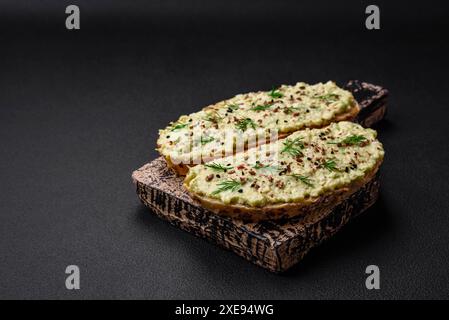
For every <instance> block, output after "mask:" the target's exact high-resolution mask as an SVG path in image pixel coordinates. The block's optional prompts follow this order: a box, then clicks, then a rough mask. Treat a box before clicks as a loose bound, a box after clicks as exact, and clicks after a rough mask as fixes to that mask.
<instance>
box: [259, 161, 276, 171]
mask: <svg viewBox="0 0 449 320" xmlns="http://www.w3.org/2000/svg"><path fill="white" fill-rule="evenodd" d="M253 168H254V169H256V170H269V171H280V170H281V168H279V167H278V166H270V165H264V164H262V163H260V162H259V161H257V162H256V164H255V165H254V166H253Z"/></svg>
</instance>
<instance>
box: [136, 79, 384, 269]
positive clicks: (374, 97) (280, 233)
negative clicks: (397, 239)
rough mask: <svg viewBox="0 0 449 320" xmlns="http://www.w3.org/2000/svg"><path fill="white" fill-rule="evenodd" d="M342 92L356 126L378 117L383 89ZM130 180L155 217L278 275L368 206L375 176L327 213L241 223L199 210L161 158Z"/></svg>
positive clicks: (359, 85) (360, 85)
mask: <svg viewBox="0 0 449 320" xmlns="http://www.w3.org/2000/svg"><path fill="white" fill-rule="evenodd" d="M345 88H346V89H347V90H350V91H352V92H353V94H354V96H355V97H356V99H357V101H358V102H359V104H360V106H361V108H362V110H361V112H360V114H359V116H358V118H357V121H358V122H359V123H361V124H362V125H364V126H371V125H372V124H374V123H376V122H377V121H379V120H381V119H382V118H383V116H384V115H385V111H386V99H387V95H388V92H387V90H385V89H384V88H382V87H379V86H375V85H372V84H368V83H364V82H360V81H356V80H355V81H350V82H349V83H348V84H347V85H346V86H345ZM132 178H133V181H134V183H135V185H136V189H137V195H138V197H139V199H140V200H141V201H142V203H143V204H145V205H146V206H147V207H148V208H150V209H151V211H152V212H153V213H155V214H156V215H157V216H159V217H160V218H162V219H164V220H167V221H169V222H170V223H171V224H173V225H175V226H177V227H179V228H180V229H183V230H185V231H187V232H189V233H192V234H194V235H196V236H198V237H202V238H206V239H208V240H209V241H212V242H214V243H216V244H218V245H220V246H221V247H223V248H226V249H229V250H232V251H233V252H235V253H236V254H238V255H240V256H242V257H243V258H245V259H247V260H248V261H251V262H252V263H254V264H256V265H259V266H261V267H264V268H266V269H268V270H270V271H273V272H283V271H285V270H287V269H289V268H290V267H292V266H293V265H295V264H296V263H298V262H299V261H300V260H301V259H302V258H303V257H304V256H305V255H306V254H307V252H308V251H309V250H310V249H311V248H313V247H315V246H317V245H319V244H320V243H322V242H323V241H324V240H326V239H328V238H329V237H331V236H332V235H333V234H335V233H336V232H337V231H338V230H340V229H341V228H342V227H343V226H344V225H345V224H347V223H348V222H349V221H350V220H351V219H352V218H354V217H355V216H357V215H359V214H360V213H362V212H363V211H365V210H366V209H367V208H369V207H370V206H371V205H373V204H374V202H375V201H376V200H377V197H378V194H379V173H377V174H376V175H375V176H374V177H373V178H372V179H371V180H370V181H368V182H367V183H366V184H365V185H364V186H363V187H362V188H360V189H359V190H358V191H356V192H355V193H353V194H352V195H351V196H350V197H349V198H347V199H346V200H344V201H342V202H341V203H338V204H336V205H335V207H333V209H332V210H330V211H329V212H324V213H320V214H310V215H307V216H299V217H295V218H291V219H287V220H276V221H261V222H257V223H247V222H246V223H245V222H243V221H241V220H238V219H233V218H229V217H223V216H219V215H216V214H214V213H212V212H210V211H208V210H206V209H204V208H202V207H201V206H200V205H199V204H198V203H197V202H196V201H194V200H193V199H192V198H190V196H189V195H188V193H187V191H186V190H185V189H184V188H183V186H182V182H183V177H178V176H176V175H175V174H174V173H173V171H171V170H170V169H169V168H168V167H167V165H166V162H165V160H164V159H163V158H162V157H159V158H157V159H155V160H153V161H152V162H150V163H148V164H146V165H144V166H143V167H141V168H140V169H138V170H136V171H134V172H133V174H132Z"/></svg>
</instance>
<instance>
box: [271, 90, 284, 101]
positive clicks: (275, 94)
mask: <svg viewBox="0 0 449 320" xmlns="http://www.w3.org/2000/svg"><path fill="white" fill-rule="evenodd" d="M268 95H269V96H270V97H272V98H274V99H278V98H282V97H283V96H284V95H283V94H282V93H281V92H280V91H279V90H277V89H275V88H273V89H271V91H270V92H269V93H268Z"/></svg>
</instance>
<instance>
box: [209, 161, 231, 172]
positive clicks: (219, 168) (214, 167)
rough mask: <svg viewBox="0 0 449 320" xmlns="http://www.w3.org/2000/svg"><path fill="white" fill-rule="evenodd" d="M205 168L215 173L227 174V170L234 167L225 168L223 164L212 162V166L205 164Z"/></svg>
mask: <svg viewBox="0 0 449 320" xmlns="http://www.w3.org/2000/svg"><path fill="white" fill-rule="evenodd" d="M204 166H206V167H208V168H210V169H212V170H215V171H223V172H226V171H227V170H230V169H232V167H228V166H224V165H222V164H219V163H215V162H212V163H210V164H205V165H204Z"/></svg>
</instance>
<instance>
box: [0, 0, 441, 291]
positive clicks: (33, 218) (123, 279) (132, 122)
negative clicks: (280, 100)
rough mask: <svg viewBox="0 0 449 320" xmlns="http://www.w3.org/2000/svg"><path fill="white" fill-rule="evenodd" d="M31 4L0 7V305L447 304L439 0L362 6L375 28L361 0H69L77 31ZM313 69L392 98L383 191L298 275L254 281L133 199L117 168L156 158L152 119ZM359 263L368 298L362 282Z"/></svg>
mask: <svg viewBox="0 0 449 320" xmlns="http://www.w3.org/2000/svg"><path fill="white" fill-rule="evenodd" d="M33 3H34V2H26V4H24V3H23V4H22V3H21V2H17V1H14V2H13V1H2V5H3V7H2V10H1V11H0V12H1V13H0V37H1V50H0V70H1V72H0V139H1V144H0V148H1V158H0V174H1V183H0V253H1V259H0V297H2V298H288V299H293V298H302V299H310V298H432V297H433V298H443V297H447V296H448V293H449V274H448V270H449V261H448V260H449V258H448V256H449V245H448V243H449V233H448V230H449V215H448V212H449V205H448V200H447V199H448V198H449V188H448V186H447V181H448V179H449V171H447V163H449V148H448V147H447V127H448V125H447V123H448V120H447V119H448V115H449V112H448V106H449V98H448V97H449V96H448V92H449V87H448V86H449V85H448V81H447V70H448V63H447V56H449V44H448V42H447V34H445V33H443V31H442V30H443V27H445V28H447V27H448V26H447V24H448V21H449V20H448V19H447V18H446V15H447V12H448V10H447V9H446V7H447V5H444V3H443V2H438V1H428V2H426V3H425V4H421V5H413V4H411V3H410V2H407V3H405V2H403V3H401V2H395V4H393V3H392V2H385V1H380V2H377V3H378V4H379V6H380V7H381V12H382V29H381V30H379V31H374V32H368V31H366V30H365V29H364V26H363V23H364V14H363V12H364V6H366V5H367V4H368V3H363V2H360V1H348V2H345V6H344V7H340V5H339V4H338V3H337V2H335V3H331V2H329V3H325V2H323V1H314V2H307V3H304V4H301V5H299V4H298V5H297V7H294V6H293V4H292V3H293V2H291V1H286V2H284V3H283V4H278V5H276V4H273V3H268V2H265V1H262V2H261V3H260V4H257V5H255V4H254V3H252V4H242V5H240V4H239V3H240V2H237V1H231V2H226V3H227V4H226V5H223V4H221V5H218V4H215V5H214V4H213V3H211V4H207V5H205V4H203V5H200V4H199V3H198V2H194V3H192V4H190V5H187V4H185V5H182V4H180V3H178V4H177V5H176V4H174V3H175V2H173V1H169V2H168V3H169V4H163V3H162V2H154V4H152V5H151V6H149V7H148V9H145V10H144V9H142V7H143V6H144V3H145V2H144V1H137V2H133V4H130V5H129V6H125V5H124V4H122V5H118V4H117V5H115V6H113V5H111V4H109V5H108V4H107V3H106V2H102V1H101V2H98V4H96V5H93V4H92V5H91V4H89V2H87V1H78V3H79V4H80V7H81V10H82V22H81V24H82V27H81V28H82V29H81V30H80V31H79V32H77V33H73V32H68V31H65V30H64V18H62V19H61V15H62V16H64V14H63V11H64V10H63V5H61V4H60V3H58V2H56V1H41V2H39V3H40V6H39V7H38V6H37V5H35V6H33ZM46 7H49V8H50V10H49V12H50V13H51V15H45V12H46V11H45V10H46V9H45V8H46ZM108 8H109V9H108ZM110 8H115V10H112V9H110ZM405 8H406V9H405ZM183 13H185V15H183ZM330 30H331V31H332V32H329V31H330ZM330 34H331V35H330ZM327 79H334V80H336V81H337V82H338V83H340V84H344V83H345V82H346V81H347V80H349V79H363V80H366V81H369V82H372V83H378V84H381V85H383V86H385V87H386V88H388V89H389V90H390V98H389V110H388V115H387V120H386V121H384V122H383V123H382V124H380V125H379V126H378V127H377V129H379V136H380V139H381V141H382V142H383V143H384V145H385V149H386V158H385V163H384V165H383V169H382V188H381V189H382V190H381V197H380V199H379V201H378V203H377V204H376V206H375V207H373V208H372V209H370V210H369V211H368V212H367V213H366V214H365V215H363V216H361V217H360V218H358V219H356V220H355V221H354V222H353V223H351V224H350V225H348V226H347V227H346V228H345V229H344V230H343V231H342V232H341V233H339V234H338V235H336V237H335V238H333V239H332V240H331V241H329V242H327V243H326V244H324V245H323V246H321V247H319V248H318V249H316V250H314V251H313V252H311V253H310V255H308V256H307V257H306V259H304V261H303V262H302V263H301V264H300V265H299V266H298V267H297V268H293V269H292V270H291V271H289V272H288V273H287V274H285V275H281V276H279V275H273V274H270V273H269V272H267V271H265V270H263V269H261V268H258V267H256V266H253V265H251V264H249V263H247V262H246V261H244V260H243V259H241V258H239V257H237V256H235V255H234V254H233V253H231V252H225V251H223V250H222V249H219V248H218V247H215V246H214V245H211V244H209V243H207V242H205V241H203V240H201V239H197V238H195V237H193V236H191V235H189V234H187V233H185V232H180V231H179V230H178V229H176V228H174V227H172V226H170V225H169V224H168V223H165V222H163V221H160V220H159V219H158V218H156V217H154V216H152V215H151V214H148V210H147V209H146V208H145V207H144V206H143V205H141V204H140V203H139V202H138V199H137V198H136V196H135V190H134V188H133V185H132V183H131V181H130V178H129V173H130V172H131V171H132V170H133V169H135V168H137V167H139V166H141V165H142V164H144V163H146V162H148V161H149V160H150V159H153V158H155V157H156V152H155V151H153V150H154V148H155V140H156V137H157V129H158V128H160V127H163V126H165V125H166V124H167V123H168V121H170V120H172V119H173V118H174V117H177V116H178V115H179V114H182V113H188V112H192V111H195V110H197V109H198V108H199V107H202V106H204V105H206V104H208V103H211V102H214V101H218V100H221V99H223V98H226V97H229V96H232V95H234V94H236V93H239V92H245V91H251V90H256V89H257V90H258V89H271V87H272V86H273V85H278V84H281V83H294V82H295V81H298V80H304V81H308V82H316V81H321V80H327ZM68 264H77V265H79V266H80V268H81V288H82V289H81V290H79V291H76V292H73V291H67V290H66V289H65V287H64V279H65V274H64V269H65V267H66V266H67V265H68ZM368 264H377V265H379V267H380V269H381V290H379V291H375V292H373V291H368V290H366V289H365V287H364V281H365V274H364V270H365V267H366V266H367V265H368Z"/></svg>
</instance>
